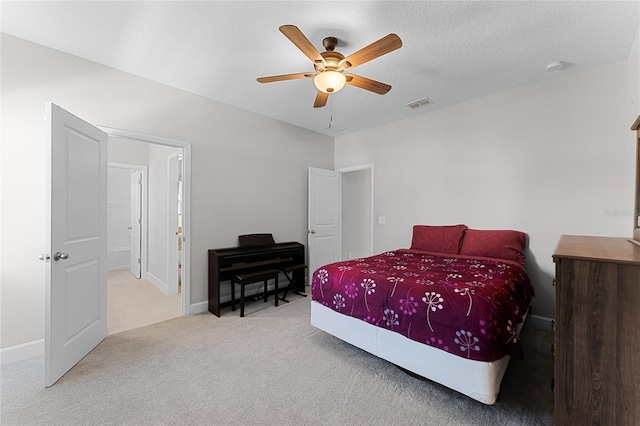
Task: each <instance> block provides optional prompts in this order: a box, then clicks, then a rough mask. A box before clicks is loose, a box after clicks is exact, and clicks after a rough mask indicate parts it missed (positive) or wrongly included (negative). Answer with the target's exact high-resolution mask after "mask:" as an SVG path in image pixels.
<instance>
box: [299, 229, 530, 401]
mask: <svg viewBox="0 0 640 426" xmlns="http://www.w3.org/2000/svg"><path fill="white" fill-rule="evenodd" d="M525 244H526V234H524V233H522V232H519V231H513V230H475V229H470V228H468V227H467V226H465V225H450V226H428V225H416V226H414V227H413V238H412V243H411V247H410V248H409V249H398V250H392V251H388V252H385V253H380V254H377V255H374V256H371V257H366V258H361V259H352V260H346V261H341V262H336V263H332V264H329V265H325V266H322V267H320V268H318V269H317V270H316V271H315V272H314V274H313V278H312V283H311V287H312V288H311V291H312V301H311V324H312V325H313V326H315V327H317V328H319V329H321V330H323V331H325V332H327V333H330V334H332V335H334V336H336V337H338V338H340V339H342V340H344V341H346V342H348V343H350V344H352V345H354V346H357V347H359V348H361V349H363V350H365V351H367V352H370V353H372V354H374V355H376V356H378V357H380V358H383V359H385V360H387V361H390V362H392V363H394V364H396V365H398V366H399V367H401V368H402V369H405V370H408V371H409V372H411V373H414V374H417V375H419V376H422V377H425V378H427V379H430V380H432V381H434V382H437V383H440V384H442V385H444V386H447V387H449V388H451V389H454V390H456V391H458V392H460V393H462V394H464V395H467V396H469V397H471V398H473V399H476V400H478V401H480V402H482V403H485V404H493V403H495V401H496V400H497V396H498V392H499V390H500V383H501V381H502V378H503V376H504V373H505V371H506V368H507V365H508V363H509V360H510V358H511V356H512V354H513V353H517V352H516V351H519V350H520V346H519V333H520V330H521V328H522V325H523V324H524V321H525V318H526V316H527V312H528V310H529V306H530V303H531V300H532V298H533V296H534V290H533V287H532V286H531V283H530V281H529V279H528V277H527V274H526V272H525V269H524V263H525V257H524V248H525Z"/></svg>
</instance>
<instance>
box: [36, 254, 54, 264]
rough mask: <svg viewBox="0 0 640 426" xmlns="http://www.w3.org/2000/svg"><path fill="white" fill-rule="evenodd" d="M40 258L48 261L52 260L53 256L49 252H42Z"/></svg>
mask: <svg viewBox="0 0 640 426" xmlns="http://www.w3.org/2000/svg"><path fill="white" fill-rule="evenodd" d="M38 259H40V260H44V261H45V262H47V261H49V260H51V256H49V255H48V254H41V255H40V256H38Z"/></svg>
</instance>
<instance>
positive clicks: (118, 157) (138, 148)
mask: <svg viewBox="0 0 640 426" xmlns="http://www.w3.org/2000/svg"><path fill="white" fill-rule="evenodd" d="M108 148H109V149H108V151H109V153H108V156H109V161H110V162H112V163H123V164H135V165H137V166H147V165H148V164H149V144H148V143H146V142H138V141H133V140H129V139H124V138H109V145H108Z"/></svg>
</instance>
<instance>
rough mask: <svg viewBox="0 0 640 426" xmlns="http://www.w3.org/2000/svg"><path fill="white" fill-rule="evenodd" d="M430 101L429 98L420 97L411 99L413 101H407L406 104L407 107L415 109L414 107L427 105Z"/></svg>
mask: <svg viewBox="0 0 640 426" xmlns="http://www.w3.org/2000/svg"><path fill="white" fill-rule="evenodd" d="M430 103H432V102H431V100H429V99H427V98H422V99H418V100H417V101H413V102H410V103H408V104H407V106H408V107H409V108H412V109H416V108H420V107H422V106H425V105H429V104H430Z"/></svg>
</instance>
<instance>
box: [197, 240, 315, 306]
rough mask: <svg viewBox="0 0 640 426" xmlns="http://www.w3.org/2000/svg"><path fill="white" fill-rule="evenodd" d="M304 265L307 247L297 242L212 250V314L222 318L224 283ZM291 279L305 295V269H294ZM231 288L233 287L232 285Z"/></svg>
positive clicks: (210, 291) (210, 271) (210, 253)
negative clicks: (255, 274)
mask: <svg viewBox="0 0 640 426" xmlns="http://www.w3.org/2000/svg"><path fill="white" fill-rule="evenodd" d="M304 263H305V254H304V245H302V244H300V243H297V242H288V243H274V244H270V245H262V246H251V247H230V248H221V249H212V250H209V312H211V313H212V314H214V315H215V316H218V317H219V316H220V305H221V302H220V284H221V283H222V282H223V281H228V280H230V279H231V278H232V277H233V276H234V275H236V274H241V273H247V272H253V271H259V270H260V269H274V268H275V269H283V270H286V269H287V268H288V267H290V266H292V265H304ZM291 277H292V279H293V283H294V285H295V290H297V291H298V292H301V293H304V291H305V289H304V286H305V270H304V269H303V268H302V269H301V268H298V269H294V270H292V272H291ZM228 285H229V286H231V283H229V284H228ZM276 297H277V295H276ZM225 304H227V303H225Z"/></svg>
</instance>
